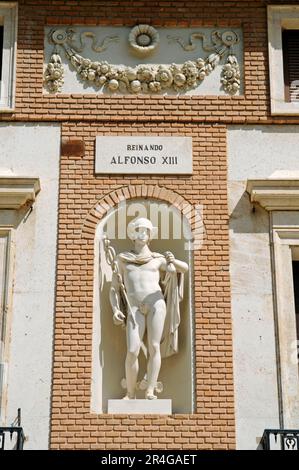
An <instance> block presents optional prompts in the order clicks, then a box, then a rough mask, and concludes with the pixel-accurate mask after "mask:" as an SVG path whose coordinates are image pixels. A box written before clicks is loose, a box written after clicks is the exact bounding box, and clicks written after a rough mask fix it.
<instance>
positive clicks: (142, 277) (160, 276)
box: [110, 218, 188, 400]
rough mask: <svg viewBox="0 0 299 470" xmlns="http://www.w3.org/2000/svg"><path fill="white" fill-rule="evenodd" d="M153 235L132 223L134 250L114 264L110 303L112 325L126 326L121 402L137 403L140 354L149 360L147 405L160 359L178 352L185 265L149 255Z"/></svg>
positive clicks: (148, 227)
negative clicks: (124, 388) (123, 385)
mask: <svg viewBox="0 0 299 470" xmlns="http://www.w3.org/2000/svg"><path fill="white" fill-rule="evenodd" d="M154 232H155V228H154V227H153V225H152V223H151V221H150V220H148V219H145V218H138V219H136V220H135V221H134V222H131V223H130V224H129V225H128V235H129V237H130V239H131V240H132V241H133V242H134V249H133V250H132V251H128V252H123V253H120V254H119V255H118V256H117V257H116V262H115V263H114V269H113V271H114V274H113V278H112V286H111V290H110V302H111V306H112V309H113V321H114V323H115V324H116V325H124V324H125V325H126V340H127V356H126V362H125V370H126V387H127V394H126V396H125V397H124V398H125V399H134V398H136V389H137V376H138V371H139V361H138V356H139V352H140V349H141V348H142V349H143V351H144V352H145V354H146V356H147V357H148V361H147V373H146V380H145V383H146V392H145V398H147V399H149V400H152V399H155V398H157V396H156V395H155V390H157V380H158V375H159V371H160V367H161V356H162V357H167V356H170V355H172V354H174V353H176V352H177V351H178V326H179V323H180V311H179V302H180V301H181V300H182V297H183V273H184V272H186V271H187V270H188V265H187V263H185V262H183V261H179V260H177V259H175V257H174V255H173V254H172V253H171V252H166V253H165V255H162V254H160V253H153V252H152V251H151V250H150V248H149V242H150V240H151V238H152V237H153V234H154ZM145 331H147V345H146V346H145V345H144V343H143V337H144V335H145Z"/></svg>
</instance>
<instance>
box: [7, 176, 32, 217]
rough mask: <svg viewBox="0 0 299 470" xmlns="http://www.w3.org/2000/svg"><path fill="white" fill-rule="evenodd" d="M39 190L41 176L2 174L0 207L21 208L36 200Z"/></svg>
mask: <svg viewBox="0 0 299 470" xmlns="http://www.w3.org/2000/svg"><path fill="white" fill-rule="evenodd" d="M39 191H40V181H39V178H29V177H20V176H0V209H14V210H17V209H20V207H22V206H23V205H25V204H26V203H32V202H33V201H35V198H36V195H37V194H38V193H39Z"/></svg>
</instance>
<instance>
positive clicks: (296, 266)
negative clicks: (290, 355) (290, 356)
mask: <svg viewBox="0 0 299 470" xmlns="http://www.w3.org/2000/svg"><path fill="white" fill-rule="evenodd" d="M293 281H294V296H295V314H296V329H297V341H299V261H293Z"/></svg>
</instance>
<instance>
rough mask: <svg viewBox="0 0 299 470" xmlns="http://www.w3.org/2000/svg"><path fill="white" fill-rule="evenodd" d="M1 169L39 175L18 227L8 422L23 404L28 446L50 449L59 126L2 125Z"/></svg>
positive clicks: (26, 446) (27, 447)
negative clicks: (29, 208) (35, 192)
mask: <svg viewBox="0 0 299 470" xmlns="http://www.w3.org/2000/svg"><path fill="white" fill-rule="evenodd" d="M0 142H1V149H0V169H1V170H3V169H4V168H9V169H11V170H12V172H13V173H15V174H16V175H20V176H32V177H39V178H40V183H41V191H40V193H39V194H38V196H37V200H36V203H35V204H34V207H33V211H32V212H31V214H29V216H28V218H27V219H23V221H21V223H20V224H19V225H18V227H17V229H16V231H15V234H14V235H15V236H14V238H15V263H14V273H13V281H14V287H13V298H12V302H13V304H12V312H10V315H11V342H10V347H9V367H8V387H7V397H8V399H7V407H6V419H5V421H6V425H9V424H10V423H11V422H12V421H13V420H14V419H15V417H16V413H17V408H21V409H22V426H23V428H24V432H25V435H26V436H27V440H26V444H25V448H26V449H47V448H48V439H49V414H50V393H51V368H52V340H53V315H54V288H55V269H56V244H57V210H58V208H57V205H58V177H59V153H60V126H58V125H56V124H45V125H35V124H9V125H7V124H4V123H3V124H0Z"/></svg>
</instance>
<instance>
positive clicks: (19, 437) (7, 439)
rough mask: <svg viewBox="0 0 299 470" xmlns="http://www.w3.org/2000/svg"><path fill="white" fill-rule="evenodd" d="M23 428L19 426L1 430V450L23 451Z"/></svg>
mask: <svg viewBox="0 0 299 470" xmlns="http://www.w3.org/2000/svg"><path fill="white" fill-rule="evenodd" d="M24 440H25V436H24V432H23V428H21V427H19V426H13V427H3V428H0V450H23V445H24Z"/></svg>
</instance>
